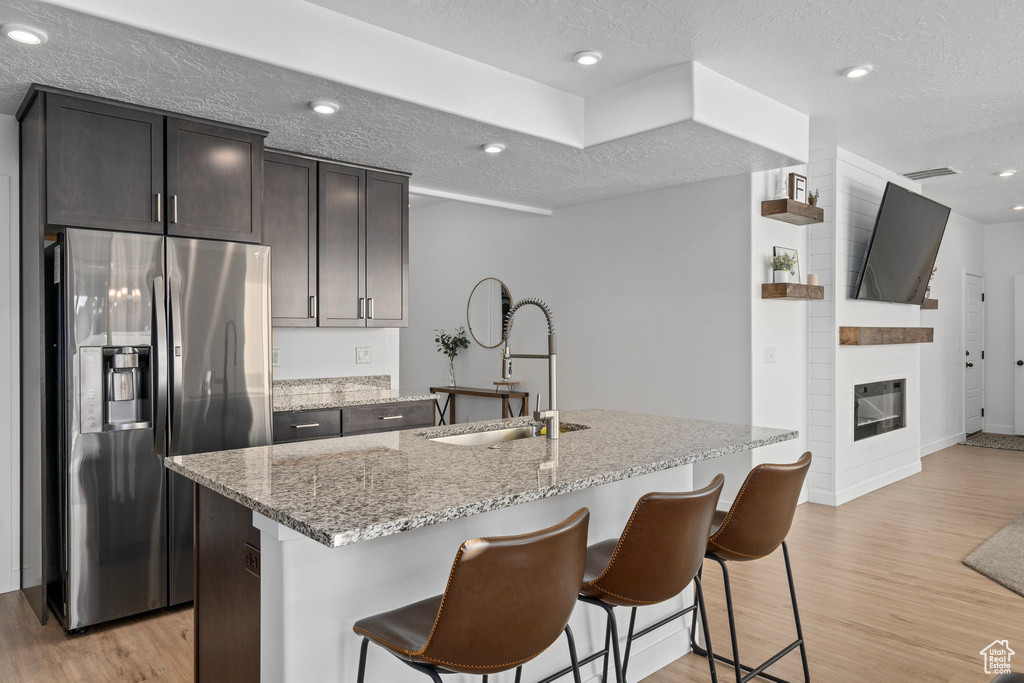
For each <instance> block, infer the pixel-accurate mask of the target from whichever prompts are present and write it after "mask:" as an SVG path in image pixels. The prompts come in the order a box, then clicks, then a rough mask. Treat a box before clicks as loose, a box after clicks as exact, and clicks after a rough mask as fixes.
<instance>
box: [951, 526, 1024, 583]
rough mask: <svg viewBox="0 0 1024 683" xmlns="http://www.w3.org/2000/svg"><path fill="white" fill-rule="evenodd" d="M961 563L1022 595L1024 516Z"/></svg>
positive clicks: (1003, 529)
mask: <svg viewBox="0 0 1024 683" xmlns="http://www.w3.org/2000/svg"><path fill="white" fill-rule="evenodd" d="M963 561H964V564H966V565H967V566H968V567H970V568H971V569H973V570H974V571H976V572H978V573H979V574H981V575H982V576H987V577H988V578H990V579H992V580H993V581H995V582H996V583H998V584H999V585H1001V586H1004V587H1006V588H1009V589H1010V590H1012V591H1013V592H1014V593H1017V594H1018V595H1022V596H1024V515H1021V516H1020V517H1018V518H1017V519H1015V520H1013V521H1012V522H1010V523H1009V524H1007V525H1006V526H1004V527H1003V528H1002V529H1000V530H999V531H997V532H996V533H995V534H993V536H992V537H991V538H990V539H988V540H987V541H985V542H984V543H982V544H981V545H979V546H978V547H977V548H975V549H974V550H973V551H972V552H971V554H970V555H968V556H967V557H965V558H964V560H963Z"/></svg>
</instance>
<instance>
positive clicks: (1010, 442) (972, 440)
mask: <svg viewBox="0 0 1024 683" xmlns="http://www.w3.org/2000/svg"><path fill="white" fill-rule="evenodd" d="M960 445H961V446H978V447H979V448H1000V449H1002V450H1004V451H1024V436H1014V435H1012V434H985V433H981V434H975V435H974V436H969V437H967V438H966V439H964V440H963V441H961V442H960Z"/></svg>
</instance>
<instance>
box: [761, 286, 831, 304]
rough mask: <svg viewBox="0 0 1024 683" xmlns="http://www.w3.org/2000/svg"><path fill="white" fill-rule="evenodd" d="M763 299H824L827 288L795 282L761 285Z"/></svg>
mask: <svg viewBox="0 0 1024 683" xmlns="http://www.w3.org/2000/svg"><path fill="white" fill-rule="evenodd" d="M761 298H762V299H802V300H804V301H809V300H811V299H824V298H825V288H824V287H823V286H821V285H799V284H796V283H795V282H779V283H772V282H769V283H767V284H763V285H761Z"/></svg>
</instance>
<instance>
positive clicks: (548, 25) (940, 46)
mask: <svg viewBox="0 0 1024 683" xmlns="http://www.w3.org/2000/svg"><path fill="white" fill-rule="evenodd" d="M310 1H311V2H314V3H315V4H317V5H321V6H324V7H327V8H330V9H334V10H336V11H339V12H342V13H344V14H346V15H348V16H351V17H355V18H357V19H361V20H364V21H367V22H369V23H372V24H375V25H377V26H380V27H382V28H386V29H389V30H392V31H395V32H397V33H401V34H404V35H407V36H409V37H412V38H415V39H418V40H422V41H424V42H427V43H430V44H432V45H436V46H438V47H442V48H444V49H447V50H450V51H452V52H455V53H458V54H461V55H464V56H467V57H470V58H472V59H476V60H479V61H482V62H484V63H487V64H491V65H493V66H497V67H500V68H502V69H505V70H508V71H511V72H513V73H516V74H519V75H522V76H526V77H528V78H531V79H534V80H537V81H540V82H543V83H546V84H549V85H552V86H555V87H558V88H561V89H564V90H566V91H569V92H574V93H577V94H583V95H588V94H592V93H594V92H599V91H601V90H604V89H606V88H609V87H612V86H615V85H618V84H621V83H623V82H626V81H631V80H634V79H636V78H638V77H640V76H643V75H646V74H649V73H652V72H654V71H658V70H660V69H663V68H665V67H667V66H670V65H672V64H677V63H680V62H687V61H698V62H700V63H701V64H703V65H705V66H707V67H709V68H711V69H712V70H714V71H716V72H718V73H720V74H722V75H724V76H726V77H728V78H731V79H733V80H735V81H738V82H739V83H742V84H744V85H747V86H749V87H751V88H753V89H755V90H757V91H758V92H761V93H763V94H765V95H768V96H769V97H771V98H773V99H776V100H778V101H780V102H782V103H783V104H786V105H789V106H791V107H793V108H795V109H797V110H799V111H802V112H804V113H806V114H809V115H810V116H811V122H812V144H814V145H826V144H838V145H840V146H842V147H845V148H847V149H849V150H851V151H853V152H854V153H856V154H859V155H861V156H864V157H866V158H868V159H871V160H872V161H875V162H877V163H879V164H882V165H883V166H885V167H887V168H890V169H892V170H894V171H897V172H905V171H911V170H917V169H921V168H929V167H933V166H940V165H946V164H948V165H951V166H953V167H955V168H957V169H959V170H962V171H963V172H964V175H962V176H956V177H950V178H943V179H937V180H932V181H926V182H925V183H924V188H925V192H926V193H928V194H929V195H932V196H934V197H935V198H936V199H938V200H939V201H942V202H944V203H947V204H950V205H951V206H953V207H954V209H956V210H957V211H959V212H961V213H964V214H966V215H968V216H971V217H972V218H975V219H977V220H981V221H982V222H999V221H1006V220H1014V219H1016V218H1019V215H1016V214H1014V212H1012V211H1011V210H1010V207H1011V206H1013V205H1015V204H1021V203H1024V50H1022V49H1021V45H1022V42H1021V41H1022V37H1024V2H1019V1H1014V0H970V2H962V1H961V0H958V1H948V0H901V1H900V2H893V1H892V0H856V1H854V0H842V1H840V0H835V1H833V0H829V1H823V0H744V1H737V0H722V1H718V2H712V1H710V0H633V1H626V2H623V1H622V0H501V1H500V2H497V1H495V2H465V1H464V0H396V1H394V2H380V1H379V0H310ZM580 49H596V50H601V51H602V52H603V53H604V55H605V59H604V61H602V62H601V63H600V64H598V65H597V66H595V67H592V68H591V69H583V68H581V67H579V66H577V65H575V64H574V63H572V62H571V61H569V57H570V56H571V55H572V54H573V53H574V52H576V51H577V50H580ZM865 62H867V63H871V64H873V65H874V66H875V72H874V73H872V74H871V75H870V76H869V77H867V78H865V79H863V80H861V81H850V80H848V79H845V78H841V77H839V76H837V72H838V71H840V70H842V69H843V68H845V67H847V66H850V65H853V64H860V63H865ZM1004 168H1019V169H1020V170H1021V171H1022V173H1021V174H1019V175H1018V177H1017V178H1014V179H1010V180H1006V179H999V178H996V177H995V176H994V174H995V172H997V171H999V170H1002V169H1004Z"/></svg>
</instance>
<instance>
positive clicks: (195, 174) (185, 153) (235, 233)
mask: <svg viewBox="0 0 1024 683" xmlns="http://www.w3.org/2000/svg"><path fill="white" fill-rule="evenodd" d="M262 182H263V137H262V136H261V135H258V134H256V133H249V132H245V131H242V130H236V129H232V128H222V127H220V126H215V125H210V124H207V123H201V122H199V121H190V120H185V119H176V118H168V119H167V234H168V235H177V236H181V237H200V238H206V239H220V240H231V241H234V242H254V243H259V242H260V241H261V238H262V222H261V211H262V195H263V187H262Z"/></svg>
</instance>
